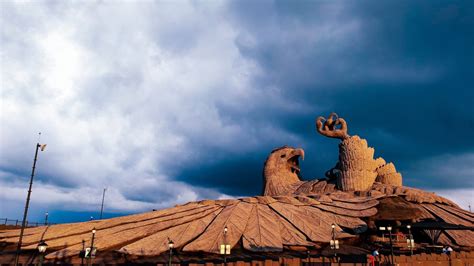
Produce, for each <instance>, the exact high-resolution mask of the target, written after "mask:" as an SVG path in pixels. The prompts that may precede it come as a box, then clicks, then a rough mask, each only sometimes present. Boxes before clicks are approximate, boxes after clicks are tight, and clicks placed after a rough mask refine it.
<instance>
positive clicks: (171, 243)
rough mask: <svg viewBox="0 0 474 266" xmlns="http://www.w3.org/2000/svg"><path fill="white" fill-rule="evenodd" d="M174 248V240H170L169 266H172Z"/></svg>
mask: <svg viewBox="0 0 474 266" xmlns="http://www.w3.org/2000/svg"><path fill="white" fill-rule="evenodd" d="M173 247H174V243H173V240H171V239H169V238H168V248H169V249H170V258H169V264H168V265H169V266H171V257H172V256H173Z"/></svg>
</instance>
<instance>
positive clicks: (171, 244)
mask: <svg viewBox="0 0 474 266" xmlns="http://www.w3.org/2000/svg"><path fill="white" fill-rule="evenodd" d="M168 247H169V248H170V249H172V248H174V242H173V240H171V239H170V240H169V241H168Z"/></svg>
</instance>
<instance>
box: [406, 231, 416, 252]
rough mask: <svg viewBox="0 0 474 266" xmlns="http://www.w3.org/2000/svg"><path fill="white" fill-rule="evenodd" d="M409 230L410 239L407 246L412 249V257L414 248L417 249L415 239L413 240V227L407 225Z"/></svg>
mask: <svg viewBox="0 0 474 266" xmlns="http://www.w3.org/2000/svg"><path fill="white" fill-rule="evenodd" d="M407 228H408V239H407V244H408V247H409V248H410V255H411V256H413V248H414V247H415V239H413V235H412V234H411V225H407Z"/></svg>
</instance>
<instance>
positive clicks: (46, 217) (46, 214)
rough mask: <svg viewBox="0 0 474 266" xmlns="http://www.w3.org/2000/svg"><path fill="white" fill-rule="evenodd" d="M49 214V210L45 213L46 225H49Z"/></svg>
mask: <svg viewBox="0 0 474 266" xmlns="http://www.w3.org/2000/svg"><path fill="white" fill-rule="evenodd" d="M48 215H49V213H48V212H46V213H45V214H44V225H48Z"/></svg>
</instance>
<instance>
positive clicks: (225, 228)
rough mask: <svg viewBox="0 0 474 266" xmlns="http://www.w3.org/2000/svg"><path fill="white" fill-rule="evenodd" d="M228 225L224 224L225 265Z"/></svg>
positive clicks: (225, 261)
mask: <svg viewBox="0 0 474 266" xmlns="http://www.w3.org/2000/svg"><path fill="white" fill-rule="evenodd" d="M227 230H228V229H227V225H226V226H224V265H225V266H227Z"/></svg>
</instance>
